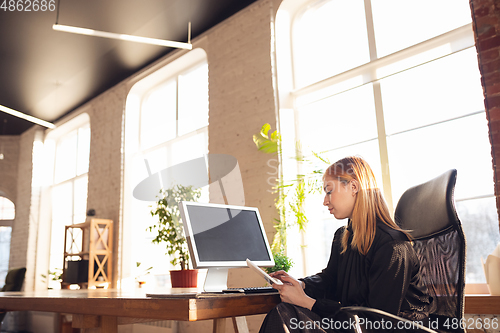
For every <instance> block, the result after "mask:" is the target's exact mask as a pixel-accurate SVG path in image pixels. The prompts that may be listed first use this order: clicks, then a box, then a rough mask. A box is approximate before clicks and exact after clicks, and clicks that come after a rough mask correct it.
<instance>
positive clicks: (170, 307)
mask: <svg viewBox="0 0 500 333" xmlns="http://www.w3.org/2000/svg"><path fill="white" fill-rule="evenodd" d="M189 291H190V290H187V291H186V292H189ZM191 292H193V290H191ZM279 302H280V298H279V295H277V294H255V295H241V296H240V295H235V294H229V295H217V296H210V295H207V296H205V297H203V296H202V297H195V296H190V297H185V298H179V297H178V298H150V297H146V293H145V292H140V291H137V292H126V291H119V290H108V289H103V290H99V289H94V290H93V289H89V290H47V291H37V292H0V310H8V311H44V312H61V313H73V314H83V315H103V316H115V317H128V318H144V319H158V320H185V321H196V320H204V319H216V318H226V317H238V316H247V315H254V314H262V313H267V312H269V311H270V310H272V309H273V308H274V307H275V306H276V305H277V304H278V303H279ZM465 313H469V314H500V296H492V295H488V294H468V295H466V296H465Z"/></svg>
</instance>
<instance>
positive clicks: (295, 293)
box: [269, 271, 316, 310]
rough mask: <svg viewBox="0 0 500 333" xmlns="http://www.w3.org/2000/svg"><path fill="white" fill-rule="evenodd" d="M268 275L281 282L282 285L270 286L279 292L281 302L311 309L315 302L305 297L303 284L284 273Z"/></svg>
mask: <svg viewBox="0 0 500 333" xmlns="http://www.w3.org/2000/svg"><path fill="white" fill-rule="evenodd" d="M269 275H270V276H272V277H274V278H277V279H280V280H281V281H282V282H283V285H277V284H275V283H273V285H272V287H273V288H274V289H277V290H278V291H279V293H280V297H281V301H283V302H286V303H291V304H295V305H298V306H302V307H304V308H307V309H309V310H311V309H312V307H313V305H314V303H315V302H316V300H315V299H313V298H311V297H309V296H307V295H306V293H305V292H304V288H303V282H301V281H299V280H297V279H295V278H294V277H292V276H290V275H288V273H286V272H285V271H277V272H274V273H271V274H269Z"/></svg>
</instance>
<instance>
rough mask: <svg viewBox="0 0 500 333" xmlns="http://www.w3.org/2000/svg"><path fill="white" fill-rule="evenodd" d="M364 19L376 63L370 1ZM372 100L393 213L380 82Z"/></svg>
mask: <svg viewBox="0 0 500 333" xmlns="http://www.w3.org/2000/svg"><path fill="white" fill-rule="evenodd" d="M364 2H365V17H366V30H367V34H368V46H369V50H370V62H371V61H376V60H377V59H378V57H377V47H376V43H375V28H374V26H373V14H372V4H371V0H365V1H364ZM369 75H370V81H373V80H376V78H377V73H376V69H375V67H373V66H371V67H370V71H369ZM373 100H374V102H375V117H376V120H377V136H378V147H379V152H380V164H381V170H382V185H383V188H384V197H385V200H386V202H387V206H388V208H389V212H391V213H392V212H393V208H394V204H393V202H392V189H391V175H390V169H389V152H388V148H387V135H386V131H385V121H384V108H383V105H382V90H381V89H380V82H379V81H375V82H373Z"/></svg>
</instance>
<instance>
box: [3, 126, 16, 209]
mask: <svg viewBox="0 0 500 333" xmlns="http://www.w3.org/2000/svg"><path fill="white" fill-rule="evenodd" d="M19 140H20V136H10V135H2V136H0V147H1V149H2V150H1V151H0V152H1V153H3V155H4V158H3V160H0V191H2V192H3V195H4V196H6V197H7V198H8V199H9V200H11V201H12V202H14V204H16V197H17V172H18V170H17V167H18V163H19Z"/></svg>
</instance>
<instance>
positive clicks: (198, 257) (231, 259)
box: [179, 201, 274, 292]
mask: <svg viewBox="0 0 500 333" xmlns="http://www.w3.org/2000/svg"><path fill="white" fill-rule="evenodd" d="M179 210H180V212H181V217H182V220H183V225H184V232H185V234H186V239H187V243H188V247H189V254H190V256H191V262H192V263H193V267H194V268H208V271H207V277H206V279H205V285H204V287H203V289H204V290H205V291H208V292H218V291H222V290H224V289H227V276H228V270H229V268H235V267H246V266H247V264H246V259H247V258H248V259H250V260H252V261H253V262H255V264H256V265H259V266H274V258H273V255H272V252H271V249H270V247H269V243H268V241H267V237H266V233H265V230H264V226H263V224H262V220H261V218H260V214H259V210H258V209H257V208H253V207H241V206H231V205H220V204H208V203H197V202H188V201H181V202H180V203H179Z"/></svg>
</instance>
